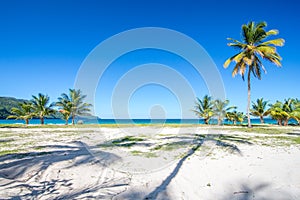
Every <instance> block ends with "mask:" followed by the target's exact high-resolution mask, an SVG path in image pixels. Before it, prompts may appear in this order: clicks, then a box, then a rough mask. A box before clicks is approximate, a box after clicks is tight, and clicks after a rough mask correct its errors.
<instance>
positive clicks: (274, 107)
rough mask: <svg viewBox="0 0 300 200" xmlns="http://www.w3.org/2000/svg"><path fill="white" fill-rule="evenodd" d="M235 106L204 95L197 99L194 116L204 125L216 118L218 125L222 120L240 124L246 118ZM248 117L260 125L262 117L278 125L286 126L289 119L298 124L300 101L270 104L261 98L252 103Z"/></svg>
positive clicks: (299, 119) (299, 122)
mask: <svg viewBox="0 0 300 200" xmlns="http://www.w3.org/2000/svg"><path fill="white" fill-rule="evenodd" d="M236 109H237V107H236V106H229V100H224V101H222V100H220V99H216V100H214V99H213V98H212V97H211V96H208V95H205V96H204V97H203V98H202V99H200V98H197V101H196V103H195V108H194V109H193V111H194V112H195V114H196V115H197V116H198V117H200V118H202V119H203V120H204V122H205V124H209V121H210V120H211V119H212V118H217V120H218V125H221V124H222V123H223V121H224V119H227V120H228V121H230V122H232V123H233V124H236V123H237V122H240V123H242V122H243V121H244V120H245V119H246V118H247V117H246V115H245V114H244V113H243V112H238V111H237V110H236ZM249 115H252V116H255V117H259V119H260V122H261V124H264V117H267V116H269V117H271V118H272V119H274V120H276V121H277V124H278V125H281V126H287V125H288V123H289V121H290V120H291V119H294V120H296V121H297V123H298V125H299V124H300V100H299V99H292V98H288V99H285V100H284V101H283V102H281V101H276V102H275V103H273V104H271V103H269V101H265V100H264V99H263V98H260V99H257V100H256V101H255V102H252V107H251V108H250V113H249Z"/></svg>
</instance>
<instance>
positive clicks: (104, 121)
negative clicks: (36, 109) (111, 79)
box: [0, 118, 297, 124]
mask: <svg viewBox="0 0 300 200" xmlns="http://www.w3.org/2000/svg"><path fill="white" fill-rule="evenodd" d="M80 120H82V121H83V123H84V124H163V123H165V124H204V120H202V119H80ZM77 121H78V120H77ZM251 122H252V123H253V124H259V123H260V121H259V119H251ZM64 123H65V121H64V120H62V119H45V124H64ZM69 123H71V120H69ZM244 123H246V121H245V122H244ZM265 123H266V124H277V123H276V120H273V119H270V118H266V119H265ZM0 124H24V120H14V119H9V120H6V119H0ZM30 124H40V120H39V119H32V120H30ZM210 124H217V120H215V119H212V120H211V121H210ZM224 124H232V123H231V122H228V121H227V120H224ZM289 124H297V122H296V121H295V120H290V121H289Z"/></svg>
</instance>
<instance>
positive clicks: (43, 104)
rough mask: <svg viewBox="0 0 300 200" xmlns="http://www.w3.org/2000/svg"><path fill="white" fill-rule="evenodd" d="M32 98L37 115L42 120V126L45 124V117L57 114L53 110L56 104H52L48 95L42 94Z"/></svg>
mask: <svg viewBox="0 0 300 200" xmlns="http://www.w3.org/2000/svg"><path fill="white" fill-rule="evenodd" d="M32 98H33V99H32V104H33V107H34V112H35V115H36V116H37V117H39V118H40V121H41V124H44V119H45V117H46V116H49V115H51V114H54V113H55V110H54V109H53V107H54V104H53V103H51V104H50V98H49V97H48V95H43V94H41V93H39V94H38V96H34V95H32ZM48 104H49V105H48Z"/></svg>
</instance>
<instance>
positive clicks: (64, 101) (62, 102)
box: [55, 95, 72, 125]
mask: <svg viewBox="0 0 300 200" xmlns="http://www.w3.org/2000/svg"><path fill="white" fill-rule="evenodd" d="M55 105H56V106H58V107H59V110H58V111H59V112H60V113H61V114H62V116H63V119H64V120H65V121H66V122H65V125H68V120H69V118H70V116H71V112H72V102H71V101H70V99H69V97H68V96H65V95H62V96H61V97H58V102H56V104H55Z"/></svg>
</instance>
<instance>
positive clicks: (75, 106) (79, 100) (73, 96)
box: [59, 89, 92, 125]
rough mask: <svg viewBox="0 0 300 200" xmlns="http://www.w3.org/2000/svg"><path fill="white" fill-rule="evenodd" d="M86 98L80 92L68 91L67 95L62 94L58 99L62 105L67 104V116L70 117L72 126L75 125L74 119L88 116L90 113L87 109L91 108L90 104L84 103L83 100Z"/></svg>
mask: <svg viewBox="0 0 300 200" xmlns="http://www.w3.org/2000/svg"><path fill="white" fill-rule="evenodd" d="M85 98H86V95H83V94H82V93H81V90H79V89H78V90H76V89H69V95H67V94H65V93H63V94H61V97H60V98H59V101H64V103H66V104H68V105H67V107H69V106H70V107H71V108H68V110H69V111H68V112H69V114H70V115H69V116H71V117H72V124H73V125H74V124H75V117H76V116H78V115H88V114H89V112H90V111H91V110H90V108H89V107H91V106H92V104H89V103H85V102H84V99H85Z"/></svg>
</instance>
